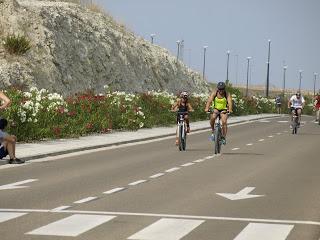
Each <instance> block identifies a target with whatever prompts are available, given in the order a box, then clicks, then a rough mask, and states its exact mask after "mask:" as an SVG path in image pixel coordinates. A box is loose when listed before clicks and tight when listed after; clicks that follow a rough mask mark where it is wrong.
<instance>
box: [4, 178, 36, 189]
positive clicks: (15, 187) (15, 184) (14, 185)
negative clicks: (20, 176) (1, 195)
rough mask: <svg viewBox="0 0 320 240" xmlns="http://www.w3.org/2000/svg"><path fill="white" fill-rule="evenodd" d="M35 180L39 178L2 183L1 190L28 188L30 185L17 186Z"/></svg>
mask: <svg viewBox="0 0 320 240" xmlns="http://www.w3.org/2000/svg"><path fill="white" fill-rule="evenodd" d="M35 181H38V179H27V180H23V181H20V182H15V183H10V184H6V185H2V186H0V190H8V189H17V188H27V187H29V186H17V185H21V184H25V183H31V182H35Z"/></svg>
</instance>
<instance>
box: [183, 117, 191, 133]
mask: <svg viewBox="0 0 320 240" xmlns="http://www.w3.org/2000/svg"><path fill="white" fill-rule="evenodd" d="M184 120H185V122H186V125H187V133H189V132H190V125H189V115H188V114H185V115H184Z"/></svg>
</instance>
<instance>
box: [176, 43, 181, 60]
mask: <svg viewBox="0 0 320 240" xmlns="http://www.w3.org/2000/svg"><path fill="white" fill-rule="evenodd" d="M176 43H177V45H178V49H177V62H178V60H179V55H180V43H181V41H180V40H178V41H176Z"/></svg>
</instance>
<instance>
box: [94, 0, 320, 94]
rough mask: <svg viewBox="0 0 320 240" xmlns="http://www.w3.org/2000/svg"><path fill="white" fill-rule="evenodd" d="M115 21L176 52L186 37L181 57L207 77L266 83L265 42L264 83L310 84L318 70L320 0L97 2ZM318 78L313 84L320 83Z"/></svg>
mask: <svg viewBox="0 0 320 240" xmlns="http://www.w3.org/2000/svg"><path fill="white" fill-rule="evenodd" d="M96 3H97V4H99V5H100V6H102V7H103V8H104V9H105V10H106V11H107V12H108V13H109V14H110V15H111V16H113V17H114V18H115V19H116V20H117V21H118V22H120V23H121V24H124V25H126V26H127V28H128V29H130V30H131V31H133V32H134V33H135V34H136V35H138V36H141V37H143V38H145V39H146V40H148V41H150V40H151V37H150V35H151V34H155V37H154V44H157V45H159V46H161V47H164V48H166V49H168V50H169V51H170V52H171V53H172V54H173V55H175V56H176V55H177V43H176V41H177V40H182V39H183V40H184V51H183V61H184V63H185V64H186V65H188V66H189V67H190V68H192V69H194V70H196V71H198V72H200V73H201V74H202V71H203V65H204V64H203V55H204V49H203V47H204V46H208V48H207V50H206V64H205V76H206V79H207V80H208V81H209V82H219V81H225V80H226V78H227V51H228V50H229V51H230V58H229V80H230V81H231V83H233V84H243V85H245V84H246V81H247V64H248V61H247V57H252V59H250V65H249V66H250V71H249V74H248V76H249V84H250V85H262V86H265V85H266V80H267V61H268V40H271V42H270V53H271V54H270V77H269V79H270V86H275V87H278V88H282V87H283V78H284V77H283V75H284V70H283V66H284V65H286V66H287V70H286V78H285V79H286V88H291V89H298V87H299V81H300V73H299V70H302V73H301V76H302V79H301V88H302V89H310V90H313V87H314V78H315V77H314V73H315V72H316V73H320V61H319V59H320V27H319V23H320V1H319V0H158V1H156V0H96ZM319 79H320V76H317V81H316V89H317V90H318V89H320V80H319Z"/></svg>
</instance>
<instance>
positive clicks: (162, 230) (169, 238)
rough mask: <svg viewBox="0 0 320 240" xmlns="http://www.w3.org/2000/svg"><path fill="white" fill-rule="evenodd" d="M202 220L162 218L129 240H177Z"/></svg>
mask: <svg viewBox="0 0 320 240" xmlns="http://www.w3.org/2000/svg"><path fill="white" fill-rule="evenodd" d="M203 222H204V221H203V220H188V219H172V218H162V219H160V220H159V221H157V222H155V223H153V224H151V225H150V226H148V227H146V228H144V229H142V230H141V231H139V232H137V233H135V234H134V235H132V236H131V237H129V238H128V239H131V240H141V239H143V240H164V239H165V240H179V239H181V238H183V237H184V236H185V235H187V234H188V233H189V232H191V231H192V230H193V229H195V228H196V227H198V226H199V225H200V224H201V223H203Z"/></svg>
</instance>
